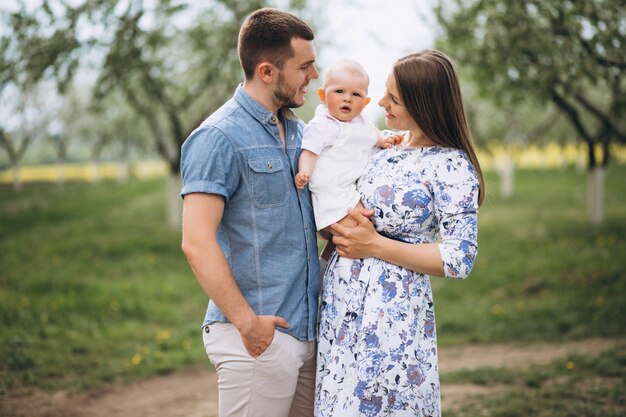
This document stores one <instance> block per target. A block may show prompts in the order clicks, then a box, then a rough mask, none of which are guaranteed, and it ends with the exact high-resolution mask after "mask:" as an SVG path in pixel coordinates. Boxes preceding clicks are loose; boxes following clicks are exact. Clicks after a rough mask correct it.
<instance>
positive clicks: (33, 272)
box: [0, 180, 208, 392]
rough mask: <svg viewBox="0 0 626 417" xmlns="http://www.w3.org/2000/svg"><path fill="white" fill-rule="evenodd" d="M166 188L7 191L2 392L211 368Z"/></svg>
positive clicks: (3, 199)
mask: <svg viewBox="0 0 626 417" xmlns="http://www.w3.org/2000/svg"><path fill="white" fill-rule="evenodd" d="M164 189H165V187H164V183H163V182H162V181H159V180H157V181H150V182H138V181H137V182H130V183H128V184H125V185H118V184H117V183H114V182H110V183H103V184H101V185H97V186H92V185H89V184H80V183H72V184H66V185H65V186H64V187H62V188H57V187H56V186H53V185H44V184H28V185H27V186H26V187H25V188H24V190H23V191H22V192H21V193H19V194H16V193H14V192H13V191H12V190H11V189H8V188H6V187H5V188H1V189H0V265H1V267H0V288H1V291H0V322H1V323H2V326H1V327H0V357H1V358H2V361H1V367H0V392H2V391H6V390H9V389H11V388H17V387H21V386H30V385H34V386H39V387H43V388H59V387H63V388H69V389H80V388H86V387H91V386H97V385H101V384H103V383H108V382H114V381H119V380H132V379H135V378H141V377H146V376H149V375H155V374H158V373H163V372H167V371H171V370H178V369H182V368H186V367H192V366H197V367H199V366H208V361H207V360H206V357H205V355H204V352H203V351H202V348H201V338H200V327H199V326H200V323H201V319H202V315H203V312H204V309H205V305H206V297H205V296H204V295H203V293H202V291H201V289H200V287H199V286H198V284H197V283H196V281H195V279H194V278H193V275H192V274H191V271H190V268H189V267H188V265H187V263H186V260H185V258H184V256H183V254H182V252H181V250H180V233H179V232H175V231H171V230H168V228H167V226H166V225H165V223H164V218H165V214H164V206H165V204H164V201H165V195H164V191H163V190H164Z"/></svg>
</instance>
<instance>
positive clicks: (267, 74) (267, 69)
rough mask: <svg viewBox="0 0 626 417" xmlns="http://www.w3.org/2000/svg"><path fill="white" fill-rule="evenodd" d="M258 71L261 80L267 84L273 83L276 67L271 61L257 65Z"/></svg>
mask: <svg viewBox="0 0 626 417" xmlns="http://www.w3.org/2000/svg"><path fill="white" fill-rule="evenodd" d="M256 72H257V75H258V76H259V79H261V81H263V82H264V83H267V84H271V83H272V81H273V80H274V74H275V73H276V68H275V67H274V66H273V65H272V64H271V63H270V62H268V61H263V62H261V63H260V64H259V65H257V67H256Z"/></svg>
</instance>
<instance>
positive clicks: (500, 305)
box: [0, 165, 626, 416]
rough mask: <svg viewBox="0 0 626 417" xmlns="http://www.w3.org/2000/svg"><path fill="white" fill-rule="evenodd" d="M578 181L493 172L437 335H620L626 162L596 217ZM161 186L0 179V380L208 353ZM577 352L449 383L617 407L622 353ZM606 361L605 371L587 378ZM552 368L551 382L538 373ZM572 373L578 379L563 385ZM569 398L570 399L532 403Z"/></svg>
mask: <svg viewBox="0 0 626 417" xmlns="http://www.w3.org/2000/svg"><path fill="white" fill-rule="evenodd" d="M585 184H586V178H585V175H584V174H581V173H578V172H576V171H575V170H574V169H563V170H561V169H553V170H534V171H533V170H526V171H520V172H517V173H516V184H515V187H516V189H515V194H514V196H513V197H512V198H511V199H508V200H502V199H500V198H499V197H498V192H497V178H496V177H495V176H494V175H493V174H489V175H488V177H487V186H488V187H489V190H488V198H487V200H486V202H485V204H484V205H483V207H482V208H481V211H480V216H479V244H480V250H479V255H478V259H477V264H476V265H475V268H474V271H473V272H472V275H471V276H470V278H468V279H467V280H465V281H460V282H459V281H451V280H444V279H440V278H433V283H434V291H435V299H436V301H435V305H436V308H437V330H438V335H439V341H440V345H441V346H450V345H464V344H470V343H496V342H497V343H507V342H513V343H525V342H532V341H551V342H556V343H558V342H560V341H565V340H574V339H586V338H592V337H609V338H622V337H624V329H626V303H624V297H625V295H626V257H624V254H625V253H626V166H623V165H622V166H619V165H615V166H612V167H611V168H610V170H609V174H608V177H607V193H606V194H607V196H606V220H605V223H604V224H603V225H602V226H601V227H591V226H590V225H589V224H588V222H587V217H586V212H585ZM164 190H165V183H164V181H163V180H161V179H151V180H143V181H138V180H136V181H131V182H128V183H127V184H124V185H120V184H118V183H116V182H104V183H101V184H99V185H91V184H86V183H68V184H66V185H65V186H64V187H56V186H54V185H50V184H27V185H26V186H25V188H24V189H23V190H22V192H20V193H15V192H14V191H13V190H12V189H11V188H10V187H8V186H2V187H0V323H2V325H1V327H0V395H1V394H2V393H6V392H8V391H10V390H12V389H16V388H22V387H38V388H44V389H58V388H63V389H69V390H77V389H84V388H87V387H94V386H100V385H104V384H110V383H115V382H120V381H131V380H135V379H139V378H145V377H148V376H152V375H157V374H160V373H165V372H170V371H174V370H182V369H188V368H195V369H202V368H208V367H209V366H210V365H209V363H208V361H207V360H206V357H205V354H204V351H203V349H202V345H201V339H200V332H199V325H200V322H201V319H202V317H203V314H204V308H205V304H206V297H205V296H204V295H203V293H202V291H201V289H200V287H199V286H198V284H197V283H196V281H195V279H194V278H193V275H192V273H191V271H190V269H189V267H188V265H187V263H186V260H185V259H184V256H183V255H182V253H181V251H180V233H179V232H177V231H171V230H168V228H167V226H166V224H165V220H164V219H165V213H164V205H165V204H164V201H165V195H164ZM572 360H573V359H572ZM576 361H577V362H576V363H577V364H580V366H577V367H576V368H575V369H568V368H567V366H565V365H563V364H561V363H555V364H554V365H553V366H551V367H549V368H541V369H532V368H531V369H528V370H525V371H523V372H522V371H515V372H513V371H504V370H492V369H479V370H476V371H472V372H468V373H464V374H458V375H450V376H445V380H444V383H445V381H464V380H468V381H474V380H481V378H482V380H483V381H484V383H485V384H490V383H494V384H496V383H497V384H501V383H508V384H512V385H513V386H516V387H519V390H518V391H516V392H518V395H517V396H515V397H514V398H508V397H507V396H506V395H508V394H503V395H502V396H491V397H489V398H485V399H483V400H480V401H479V402H478V403H476V404H468V406H467V410H470V411H471V410H473V411H471V412H470V411H467V413H469V414H457V415H458V416H461V415H467V416H482V415H485V416H486V415H497V416H509V415H510V416H523V415H536V416H543V415H545V416H557V415H558V416H560V415H562V416H569V415H572V416H573V415H590V416H592V415H596V414H587V413H586V411H585V410H586V409H585V408H584V407H586V404H588V398H589V397H592V396H593V397H594V398H597V397H598V395H599V394H597V391H601V394H600V397H599V398H601V399H602V401H604V402H605V403H607V404H610V405H612V406H615V407H617V408H616V409H620V410H623V409H624V400H623V398H626V390H625V389H624V387H625V386H626V357H625V355H624V353H623V352H620V351H616V352H613V354H611V355H609V356H607V357H602V358H584V360H583V359H582V358H581V359H579V358H576ZM562 373H565V376H566V377H567V379H566V380H564V379H563V378H565V376H563V375H561V374H562ZM603 373H604V374H606V373H610V375H611V376H610V378H613V379H612V380H615V381H617V382H616V384H615V385H611V387H608V388H607V387H600V388H598V387H595V386H586V385H585V384H583V383H582V381H585V380H586V378H588V375H590V374H593V375H597V374H600V375H602V374H603ZM555 378H556V379H557V380H559V381H561V383H560V384H548V385H549V387H548V388H546V384H545V381H546V380H551V381H553V380H554V379H555ZM503 380H504V381H503ZM537 387H541V388H542V389H541V390H538V389H537ZM573 389H576V390H578V391H576V392H579V393H580V395H578V394H576V395H577V396H575V398H571V397H572V395H573V394H571V392H572V390H573ZM540 393H544V394H540ZM565 400H567V401H569V403H568V404H572V407H573V408H571V413H570V414H567V413H565V411H567V410H565V411H563V407H561V411H563V413H561V414H559V413H556V412H554V413H552V414H550V413H543V414H541V413H540V412H538V411H537V410H538V409H535V408H532V407H535V406H536V407H541V406H542V404H543V405H544V406H545V407H544V408H545V409H547V410H550V409H555V408H554V407H556V406H555V405H554V404H559V402H561V401H565ZM477 401H478V400H477ZM550 407H552V408H550ZM620 407H621V408H620ZM556 408H558V407H556ZM520 410H521V411H520ZM605 411H606V410H605ZM568 412H569V411H568ZM481 413H482V414H481ZM490 413H491V414H490ZM597 415H600V414H597ZM602 415H612V414H610V413H605V414H602ZM615 415H617V414H615Z"/></svg>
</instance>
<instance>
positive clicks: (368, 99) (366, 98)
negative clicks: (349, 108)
mask: <svg viewBox="0 0 626 417" xmlns="http://www.w3.org/2000/svg"><path fill="white" fill-rule="evenodd" d="M370 101H372V99H371V98H369V97H365V106H367V105H368V104H370ZM365 106H363V107H365Z"/></svg>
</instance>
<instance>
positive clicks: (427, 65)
mask: <svg viewBox="0 0 626 417" xmlns="http://www.w3.org/2000/svg"><path fill="white" fill-rule="evenodd" d="M393 74H394V76H395V78H396V83H397V84H398V89H399V90H400V95H401V96H402V101H403V102H404V105H405V106H406V108H407V111H408V112H409V114H410V115H411V117H412V118H413V119H414V120H415V122H416V123H417V125H418V127H419V128H420V130H421V131H422V133H423V134H424V135H425V136H426V137H427V138H428V139H430V140H432V141H433V142H434V143H435V144H436V145H439V146H445V147H449V148H456V149H462V150H463V151H465V153H466V154H467V155H468V157H469V159H470V161H471V163H472V164H473V165H474V169H475V170H476V174H477V175H478V182H479V184H480V190H479V192H478V205H481V204H482V202H483V200H484V198H485V181H484V178H483V173H482V170H481V169H480V164H479V163H478V158H477V157H476V152H475V151H474V145H473V143H472V135H471V132H470V129H469V126H468V124H467V119H466V117H465V110H464V109H463V100H462V98H461V89H460V87H459V80H458V77H457V75H456V72H455V70H454V66H453V65H452V61H451V60H450V58H448V57H447V56H446V55H445V54H443V53H441V52H439V51H436V50H432V49H425V50H423V51H420V52H417V53H414V54H410V55H407V56H405V57H403V58H400V59H399V60H398V61H397V62H396V63H395V64H394V66H393Z"/></svg>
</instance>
